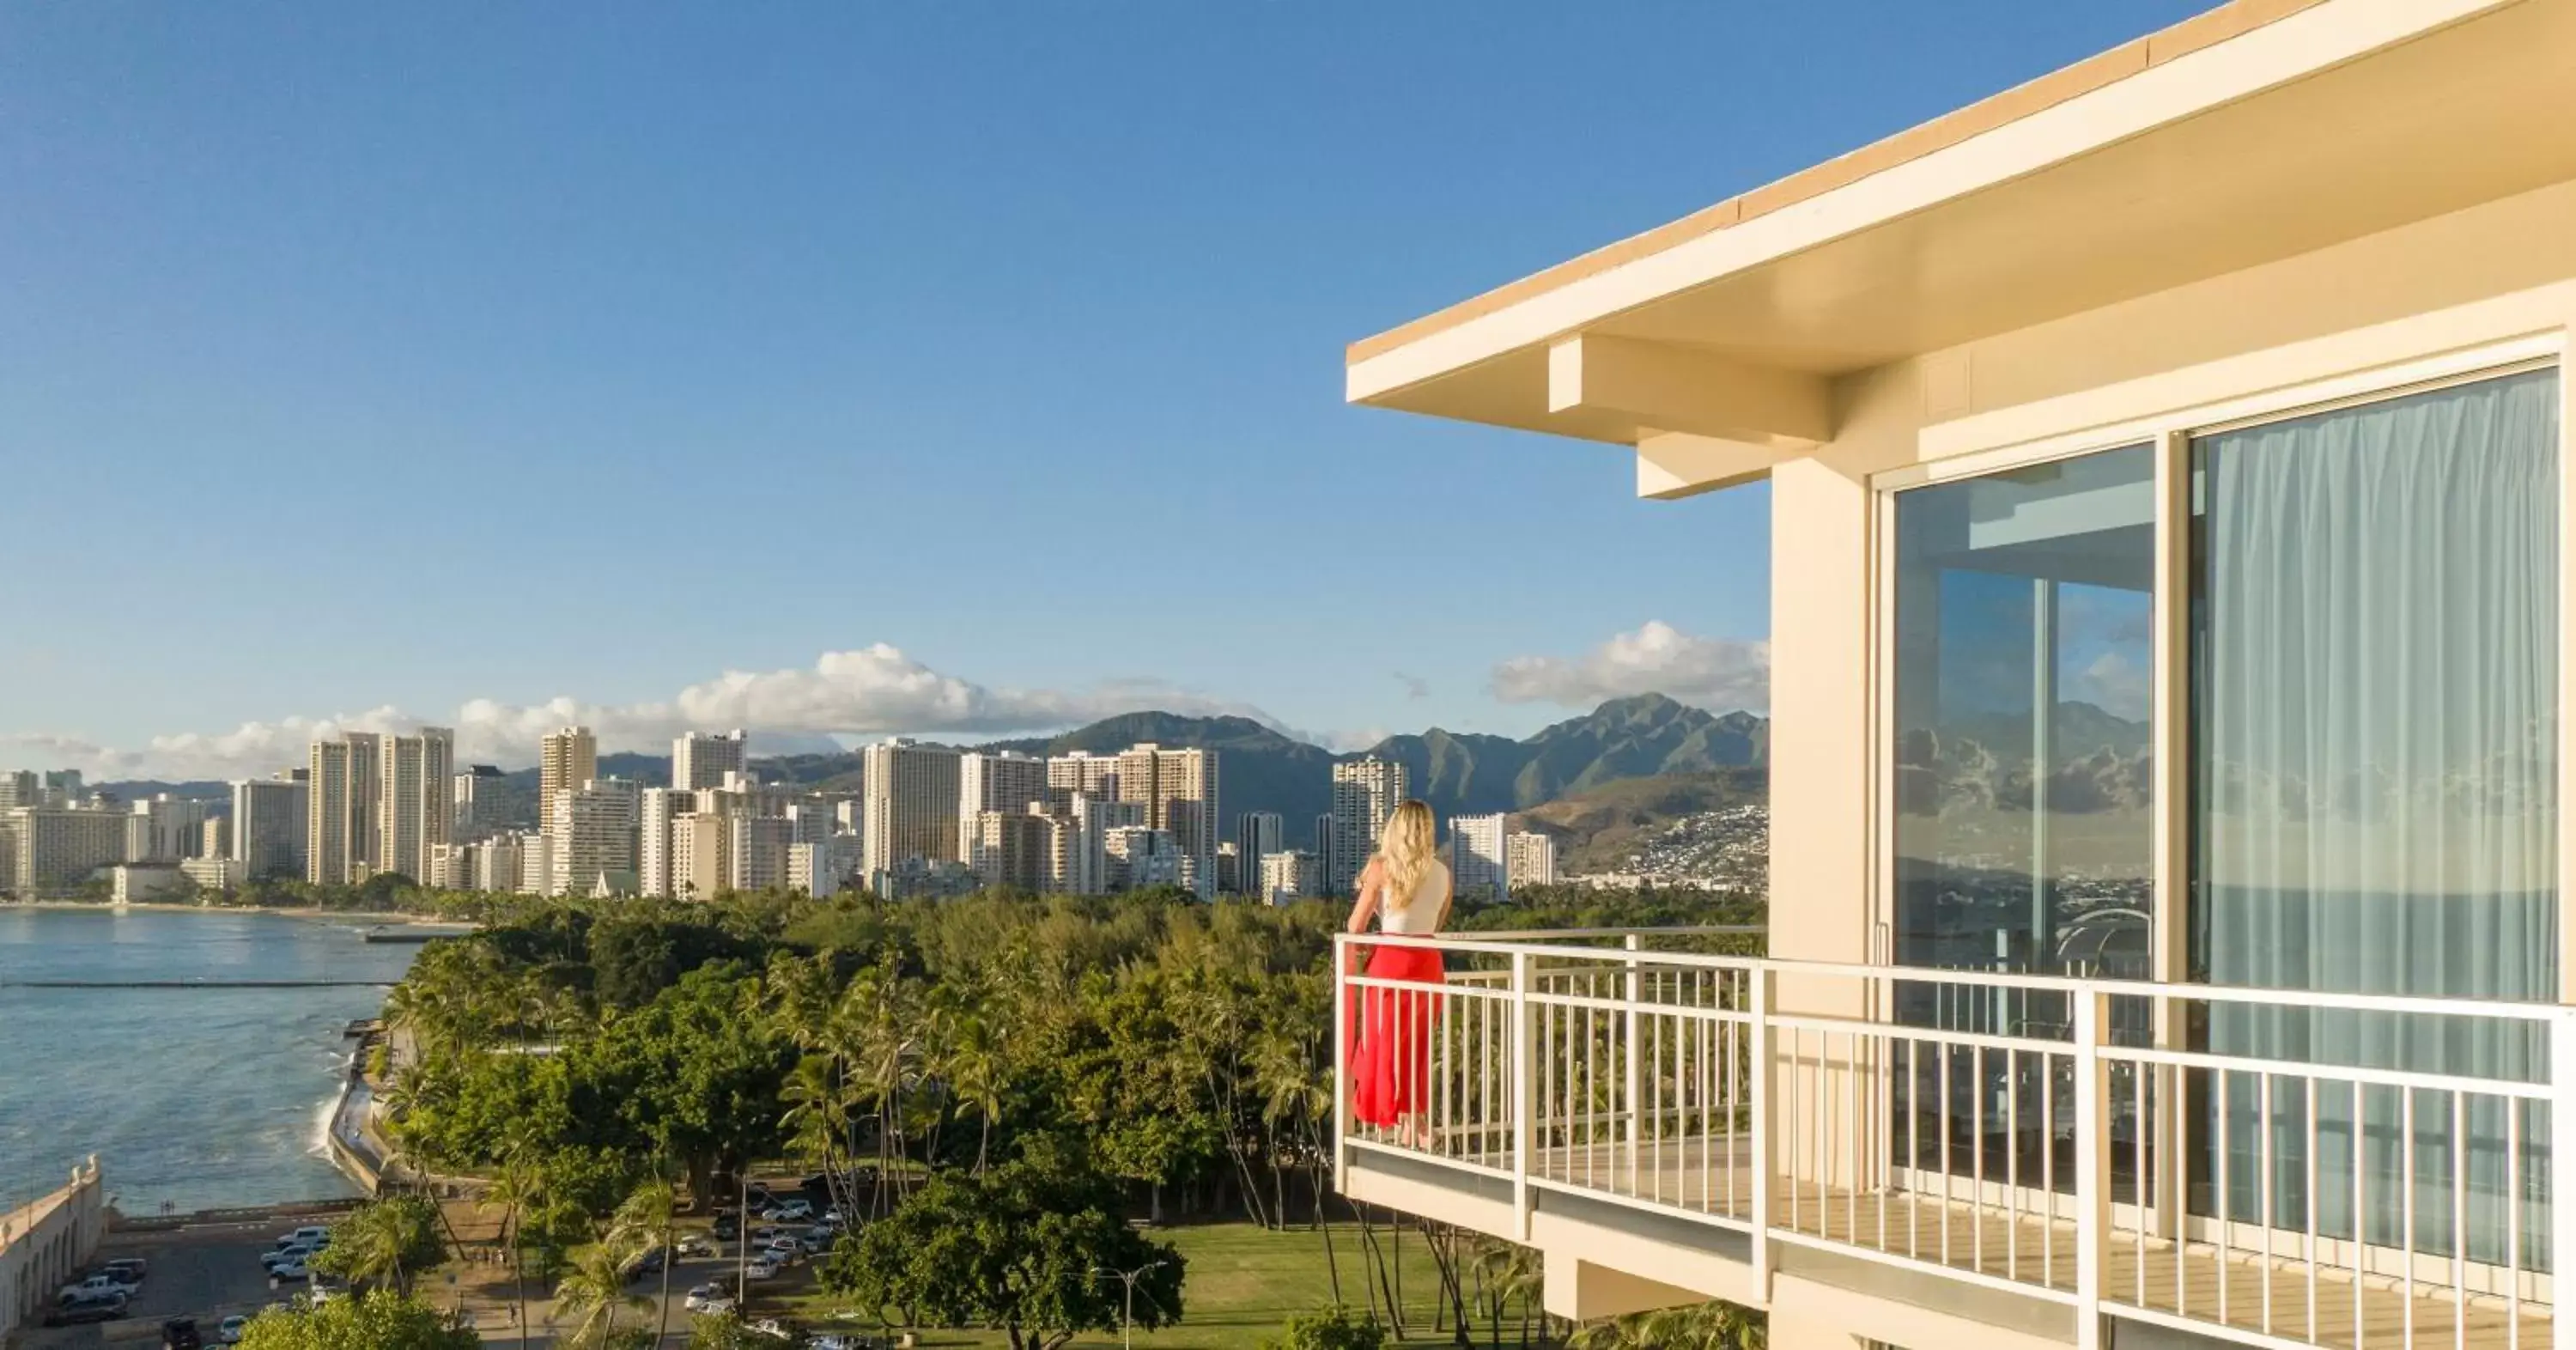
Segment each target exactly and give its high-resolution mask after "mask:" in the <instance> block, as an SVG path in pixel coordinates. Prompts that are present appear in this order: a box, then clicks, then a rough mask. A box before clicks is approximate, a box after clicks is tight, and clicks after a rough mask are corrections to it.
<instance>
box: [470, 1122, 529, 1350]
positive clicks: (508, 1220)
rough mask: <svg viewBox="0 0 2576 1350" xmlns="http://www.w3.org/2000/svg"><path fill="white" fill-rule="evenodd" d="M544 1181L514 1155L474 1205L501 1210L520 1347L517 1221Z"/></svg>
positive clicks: (523, 1338) (522, 1281) (524, 1329)
mask: <svg viewBox="0 0 2576 1350" xmlns="http://www.w3.org/2000/svg"><path fill="white" fill-rule="evenodd" d="M544 1189H545V1180H544V1177H543V1175H542V1174H540V1173H539V1172H538V1171H537V1168H536V1166H535V1164H533V1163H530V1162H529V1161H528V1160H527V1158H526V1155H525V1154H523V1153H521V1152H518V1151H515V1150H514V1151H513V1152H512V1153H511V1154H510V1156H509V1157H508V1158H507V1159H506V1160H504V1161H503V1162H502V1164H501V1171H500V1175H498V1176H496V1177H494V1178H493V1180H492V1184H491V1185H490V1186H487V1187H485V1188H484V1190H483V1196H482V1198H481V1199H480V1200H479V1201H477V1202H476V1203H477V1204H478V1205H480V1206H482V1207H484V1208H491V1207H494V1206H498V1207H499V1208H500V1210H501V1241H502V1242H503V1243H504V1244H505V1245H507V1246H508V1247H509V1249H510V1284H511V1287H512V1288H513V1289H515V1290H516V1291H517V1294H518V1301H519V1345H520V1348H521V1350H526V1347H527V1344H528V1271H527V1267H526V1266H525V1265H524V1264H523V1263H522V1261H521V1255H522V1252H523V1251H524V1248H523V1247H522V1245H521V1243H520V1241H519V1219H520V1217H521V1216H522V1215H524V1214H526V1213H527V1211H528V1210H530V1209H531V1208H533V1207H535V1206H536V1205H537V1204H538V1203H539V1202H540V1201H542V1200H543V1198H544Z"/></svg>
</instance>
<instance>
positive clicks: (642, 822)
mask: <svg viewBox="0 0 2576 1350" xmlns="http://www.w3.org/2000/svg"><path fill="white" fill-rule="evenodd" d="M697 809H698V794H697V793H695V792H693V791H691V790H690V789H688V788H658V787H650V788H646V789H644V790H643V792H642V793H641V794H640V796H639V797H638V799H637V803H636V812H635V818H636V832H635V833H636V837H635V885H636V888H637V890H638V892H639V893H641V894H644V895H657V896H667V895H676V894H678V893H679V892H678V891H676V890H675V889H673V883H672V876H671V829H672V824H673V822H675V821H677V820H679V819H680V818H681V817H682V816H686V815H691V814H693V813H695V812H696V811H697Z"/></svg>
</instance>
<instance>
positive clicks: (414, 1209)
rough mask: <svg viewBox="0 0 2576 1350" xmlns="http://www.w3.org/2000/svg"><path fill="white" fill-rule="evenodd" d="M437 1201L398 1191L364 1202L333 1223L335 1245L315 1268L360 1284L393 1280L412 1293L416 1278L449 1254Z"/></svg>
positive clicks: (316, 1258) (322, 1254)
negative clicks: (442, 1234)
mask: <svg viewBox="0 0 2576 1350" xmlns="http://www.w3.org/2000/svg"><path fill="white" fill-rule="evenodd" d="M446 1254H447V1252H446V1244H445V1243H444V1242H443V1241H442V1240H441V1238H440V1236H439V1220H438V1206H437V1204H436V1202H434V1201H432V1200H430V1199H428V1198H427V1197H424V1196H418V1195H397V1196H391V1197H388V1198H386V1199H383V1200H375V1201H371V1202H369V1203H367V1204H364V1205H360V1206H359V1207H358V1208H357V1209H355V1210H353V1211H351V1212H350V1214H349V1216H348V1217H347V1218H344V1219H342V1220H340V1221H339V1222H338V1223H335V1224H333V1225H331V1245H330V1246H328V1247H325V1248H323V1249H322V1250H321V1251H320V1252H319V1253H317V1254H316V1255H315V1256H314V1258H313V1268H314V1269H316V1270H319V1271H322V1272H323V1273H325V1274H328V1275H337V1276H339V1277H341V1278H342V1279H346V1280H351V1281H355V1282H357V1283H361V1284H369V1285H374V1284H391V1285H392V1286H393V1287H394V1289H395V1290H396V1291H397V1292H401V1293H409V1292H411V1282H412V1277H414V1276H416V1275H418V1274H420V1273H421V1272H422V1271H424V1270H427V1269H429V1268H430V1267H432V1266H434V1265H437V1264H438V1263H439V1261H440V1260H441V1259H442V1258H444V1257H445V1256H446Z"/></svg>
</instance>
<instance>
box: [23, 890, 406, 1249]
mask: <svg viewBox="0 0 2576 1350" xmlns="http://www.w3.org/2000/svg"><path fill="white" fill-rule="evenodd" d="M368 926H369V925H368V924H366V923H363V922H359V921H334V920H317V919H298V918H287V917H284V916H280V915H273V914H256V913H229V912H223V911H211V912H188V911H143V910H136V911H128V912H124V913H119V912H116V911H113V910H109V909H105V908H100V909H96V910H89V909H43V910H32V909H14V908H0V1209H6V1208H8V1207H9V1206H10V1205H11V1204H14V1203H15V1202H16V1201H17V1200H18V1199H20V1197H21V1196H22V1195H24V1194H28V1193H35V1192H41V1191H43V1190H45V1189H47V1188H50V1187H52V1186H55V1185H59V1184H61V1182H62V1180H63V1178H64V1176H65V1175H66V1174H67V1173H68V1172H69V1170H70V1169H71V1167H72V1165H73V1164H74V1163H75V1162H77V1161H78V1160H79V1159H80V1158H82V1157H83V1156H85V1155H87V1154H90V1153H96V1154H98V1155H99V1159H100V1161H101V1163H102V1164H103V1165H104V1167H105V1169H106V1174H107V1189H108V1191H109V1192H110V1193H111V1194H113V1195H115V1196H116V1197H117V1201H116V1203H117V1206H118V1207H119V1208H120V1209H123V1210H125V1211H126V1212H127V1213H130V1214H152V1213H156V1212H159V1211H160V1209H161V1208H162V1207H163V1206H164V1205H165V1204H166V1205H168V1206H170V1207H172V1208H176V1209H180V1210H192V1209H207V1208H213V1207H216V1206H223V1205H250V1204H268V1203H275V1202H278V1201H287V1200H308V1199H319V1198H323V1197H327V1196H339V1195H347V1194H350V1193H351V1187H350V1185H349V1183H348V1182H347V1181H346V1180H345V1179H344V1178H342V1177H341V1175H340V1173H339V1172H338V1171H337V1170H336V1169H335V1168H333V1167H332V1165H331V1161H330V1159H329V1157H328V1156H326V1155H325V1154H324V1152H323V1150H322V1145H321V1141H322V1131H323V1125H324V1119H325V1116H326V1114H327V1112H328V1109H329V1106H330V1102H331V1099H332V1097H333V1095H334V1094H335V1093H336V1092H337V1091H338V1089H339V1083H340V1075H341V1072H342V1070H343V1068H344V1067H345V1066H346V1065H347V1064H348V1062H349V1048H350V1043H349V1042H347V1041H344V1040H342V1039H341V1035H340V1033H341V1030H342V1029H343V1028H344V1027H345V1026H346V1025H347V1024H348V1023H349V1021H350V1020H351V1019H353V1018H360V1017H372V1016H374V1015H375V1013H376V1010H377V1009H378V1007H380V1006H381V1005H382V1003H383V1001H384V995H385V991H384V990H382V989H374V988H347V989H221V990H211V989H29V988H24V987H18V986H16V985H14V984H13V983H12V982H14V981H18V980H174V979H180V980H184V979H198V978H203V979H209V980H224V979H233V980H258V979H267V980H388V981H390V980H395V979H399V978H401V976H402V973H403V971H404V970H405V969H406V968H408V967H409V966H410V964H411V960H412V958H413V957H414V956H415V955H417V954H418V952H419V949H418V948H417V947H413V946H408V945H396V944H369V943H366V942H363V941H361V940H360V938H359V935H360V933H362V932H363V931H365V929H366V928H367V927H368Z"/></svg>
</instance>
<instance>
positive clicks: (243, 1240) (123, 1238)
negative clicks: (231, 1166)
mask: <svg viewBox="0 0 2576 1350" xmlns="http://www.w3.org/2000/svg"><path fill="white" fill-rule="evenodd" d="M296 1222H304V1223H309V1222H313V1220H309V1219H307V1220H299V1221H295V1222H288V1221H282V1220H270V1221H267V1222H264V1223H257V1224H218V1225H208V1226H204V1227H193V1228H183V1229H180V1230H178V1231H176V1232H170V1233H117V1234H111V1235H109V1237H108V1239H107V1241H106V1242H105V1243H103V1244H101V1246H100V1247H99V1250H98V1259H97V1260H96V1261H93V1262H92V1263H91V1265H92V1266H93V1267H95V1266H97V1265H100V1264H103V1263H105V1262H107V1261H111V1260H114V1259H116V1258H118V1257H123V1256H139V1257H142V1258H143V1259H144V1260H145V1261H147V1262H149V1263H151V1264H150V1266H149V1268H148V1269H147V1271H146V1273H145V1275H144V1278H143V1289H142V1291H141V1292H140V1293H138V1294H136V1295H135V1296H134V1299H133V1301H132V1302H131V1303H129V1304H128V1305H126V1310H125V1316H124V1317H123V1318H121V1319H119V1320H117V1321H114V1322H97V1323H92V1324H90V1325H88V1326H78V1327H37V1328H31V1329H30V1330H29V1331H27V1332H26V1333H25V1337H24V1342H25V1344H26V1346H27V1347H28V1350H58V1348H59V1350H78V1348H79V1347H87V1346H129V1345H135V1344H138V1343H139V1344H144V1345H158V1344H159V1343H160V1340H159V1338H160V1332H161V1323H162V1322H163V1321H164V1320H166V1319H168V1318H172V1317H194V1318H196V1319H197V1326H198V1329H199V1330H200V1331H202V1332H203V1333H205V1336H206V1339H207V1342H208V1343H209V1344H211V1343H212V1342H213V1340H214V1331H215V1324H216V1323H217V1322H220V1321H222V1320H223V1319H224V1318H225V1317H228V1316H230V1315H232V1314H234V1313H242V1314H250V1313H255V1312H257V1311H259V1310H260V1309H261V1308H263V1307H265V1306H267V1305H268V1304H269V1303H270V1302H272V1301H274V1300H277V1299H281V1298H284V1297H286V1296H287V1294H288V1293H291V1292H293V1291H292V1290H288V1291H283V1292H281V1291H278V1290H273V1289H271V1288H270V1287H269V1281H268V1277H267V1276H266V1275H265V1274H263V1273H262V1272H261V1270H260V1266H259V1254H260V1253H261V1252H264V1251H267V1250H268V1249H269V1245H270V1244H271V1243H272V1242H274V1241H275V1240H276V1238H277V1235H278V1234H279V1233H281V1232H283V1231H285V1230H286V1229H287V1228H291V1227H294V1226H295V1223H296Z"/></svg>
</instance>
